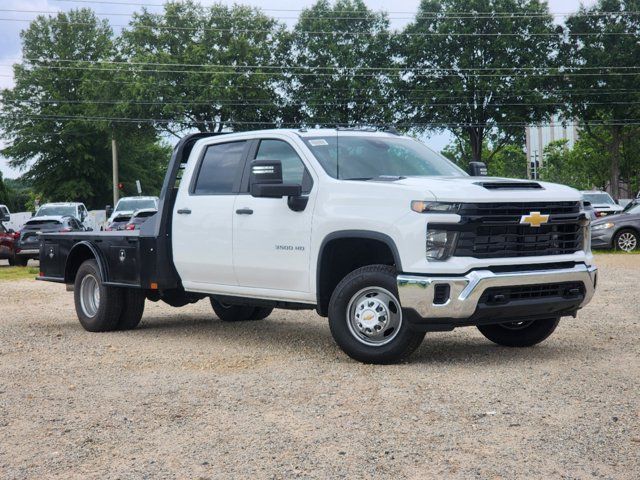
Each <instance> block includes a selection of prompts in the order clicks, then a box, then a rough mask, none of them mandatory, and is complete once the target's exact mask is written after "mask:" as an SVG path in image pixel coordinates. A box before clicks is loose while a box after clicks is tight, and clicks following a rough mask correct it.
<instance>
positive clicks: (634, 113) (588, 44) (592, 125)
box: [562, 0, 640, 198]
mask: <svg viewBox="0 0 640 480" xmlns="http://www.w3.org/2000/svg"><path fill="white" fill-rule="evenodd" d="M639 10H640V0H599V1H598V2H597V3H596V4H595V5H594V6H593V7H591V8H586V7H581V8H580V10H579V12H578V13H577V14H576V15H573V16H571V17H569V18H568V19H567V23H566V28H567V33H568V35H567V40H566V42H565V44H564V46H563V51H562V61H563V63H564V64H566V65H567V66H568V67H569V73H570V75H568V76H567V78H566V79H564V80H563V88H564V89H565V91H568V94H567V95H564V100H565V101H566V102H567V104H568V105H569V113H570V114H571V115H573V117H574V118H576V119H577V120H579V121H580V122H581V123H582V125H583V130H584V133H585V134H586V135H587V136H589V137H591V138H592V139H593V140H595V141H596V142H597V143H599V144H600V146H601V148H600V150H601V151H602V153H603V154H604V156H605V158H606V159H607V165H605V168H606V170H607V171H608V182H607V183H608V185H609V186H610V191H611V194H612V195H613V197H614V198H618V197H619V195H620V179H621V175H622V174H623V172H622V169H623V162H624V155H625V153H624V149H625V144H627V147H629V146H631V144H632V143H633V142H634V139H635V137H637V136H638V134H639V133H640V125H638V119H639V118H640V108H639V104H640V91H639V90H638V88H637V87H638V82H640V74H637V72H636V71H634V70H630V69H629V67H635V66H637V65H638V64H640V43H639V42H638V38H639V36H640V16H638V15H632V14H629V12H637V11H639ZM639 153H640V151H638V150H636V152H635V160H636V162H640V155H638V154H639ZM636 171H637V167H636Z"/></svg>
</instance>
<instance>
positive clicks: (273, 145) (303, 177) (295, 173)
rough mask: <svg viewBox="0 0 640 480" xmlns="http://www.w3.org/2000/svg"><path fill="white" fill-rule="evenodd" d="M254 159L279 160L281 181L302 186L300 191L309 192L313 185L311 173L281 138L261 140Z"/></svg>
mask: <svg viewBox="0 0 640 480" xmlns="http://www.w3.org/2000/svg"><path fill="white" fill-rule="evenodd" d="M255 160H280V162H282V182H283V183H290V184H294V185H301V186H302V193H309V192H310V191H311V187H312V186H313V180H312V179H311V175H309V172H307V169H306V168H305V167H304V163H302V160H301V159H300V157H299V156H298V154H297V153H296V151H295V150H294V149H293V147H292V146H291V145H289V144H288V143H287V142H285V141H282V140H261V141H260V146H259V147H258V151H257V153H256V158H255Z"/></svg>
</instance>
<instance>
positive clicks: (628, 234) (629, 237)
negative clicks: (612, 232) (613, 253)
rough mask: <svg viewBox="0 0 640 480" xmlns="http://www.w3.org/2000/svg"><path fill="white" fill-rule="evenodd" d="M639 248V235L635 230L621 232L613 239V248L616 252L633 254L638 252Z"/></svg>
mask: <svg viewBox="0 0 640 480" xmlns="http://www.w3.org/2000/svg"><path fill="white" fill-rule="evenodd" d="M639 246H640V245H639V239H638V233H637V232H636V231H635V230H630V229H625V230H620V231H619V232H618V233H616V236H615V238H614V239H613V248H615V249H616V250H624V251H625V252H633V251H634V250H637V249H638V247H639Z"/></svg>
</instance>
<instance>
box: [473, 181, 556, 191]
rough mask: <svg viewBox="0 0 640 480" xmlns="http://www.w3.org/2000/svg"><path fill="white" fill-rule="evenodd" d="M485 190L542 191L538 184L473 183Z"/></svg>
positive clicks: (542, 188)
mask: <svg viewBox="0 0 640 480" xmlns="http://www.w3.org/2000/svg"><path fill="white" fill-rule="evenodd" d="M475 184H476V185H479V186H481V187H484V188H486V189H487V190H544V187H543V186H542V185H540V184H539V183H538V182H496V181H493V182H475Z"/></svg>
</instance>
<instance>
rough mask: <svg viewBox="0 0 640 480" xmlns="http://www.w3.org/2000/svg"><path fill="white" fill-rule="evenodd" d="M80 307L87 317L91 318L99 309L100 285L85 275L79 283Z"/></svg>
mask: <svg viewBox="0 0 640 480" xmlns="http://www.w3.org/2000/svg"><path fill="white" fill-rule="evenodd" d="M80 306H81V307H82V311H83V312H84V314H85V315H86V316H87V317H90V318H93V317H95V316H96V314H97V313H98V309H99V308H100V284H99V283H98V280H97V279H96V277H94V276H93V275H87V276H85V277H84V278H83V279H82V283H80Z"/></svg>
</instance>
